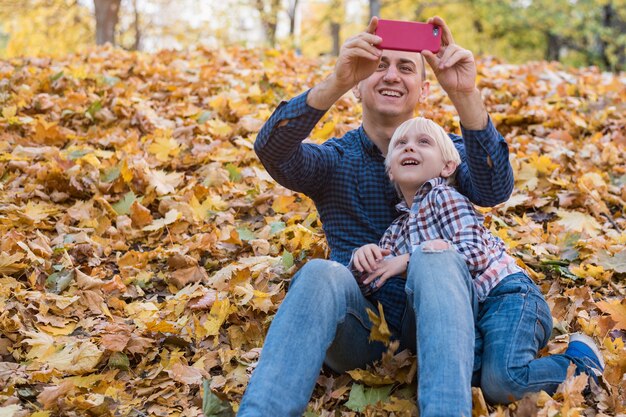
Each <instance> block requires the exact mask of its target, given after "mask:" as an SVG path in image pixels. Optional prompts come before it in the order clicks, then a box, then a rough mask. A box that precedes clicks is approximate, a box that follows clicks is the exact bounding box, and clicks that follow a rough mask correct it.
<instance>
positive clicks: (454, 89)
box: [422, 16, 489, 130]
mask: <svg viewBox="0 0 626 417" xmlns="http://www.w3.org/2000/svg"><path fill="white" fill-rule="evenodd" d="M428 23H432V24H433V25H437V26H439V27H440V28H441V31H442V33H441V49H440V50H439V52H437V54H436V55H435V54H433V53H432V52H430V51H422V56H424V58H425V59H426V62H428V65H430V67H431V68H432V70H433V72H434V73H435V77H437V81H439V84H441V87H442V88H443V89H444V90H445V91H446V93H448V96H449V97H450V100H452V103H453V104H454V107H455V108H456V110H457V112H458V113H459V118H460V119H461V124H462V125H463V127H465V128H466V129H470V130H482V129H484V128H485V127H486V126H487V122H488V119H489V116H488V114H487V111H486V110H485V107H484V105H483V101H482V98H481V97H480V92H479V91H478V89H477V88H476V62H475V61H474V55H473V54H472V53H471V52H470V51H468V50H467V49H463V48H462V47H460V46H459V45H457V44H456V43H454V38H453V37H452V32H451V31H450V28H449V27H448V25H446V22H444V20H443V19H442V18H441V17H439V16H435V17H431V18H430V19H428Z"/></svg>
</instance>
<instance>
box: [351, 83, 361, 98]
mask: <svg viewBox="0 0 626 417" xmlns="http://www.w3.org/2000/svg"><path fill="white" fill-rule="evenodd" d="M360 86H361V83H360V82H359V83H357V85H355V86H354V87H352V94H354V97H356V99H357V100H358V101H361V91H360V90H359V87H360Z"/></svg>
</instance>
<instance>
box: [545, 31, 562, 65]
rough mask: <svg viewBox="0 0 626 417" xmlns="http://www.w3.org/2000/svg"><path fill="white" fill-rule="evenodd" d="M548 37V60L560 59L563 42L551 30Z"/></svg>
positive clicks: (547, 34) (546, 56)
mask: <svg viewBox="0 0 626 417" xmlns="http://www.w3.org/2000/svg"><path fill="white" fill-rule="evenodd" d="M546 38H547V42H546V53H545V58H546V60H547V61H558V60H559V58H561V42H560V41H559V37H558V36H556V35H554V34H552V33H550V32H547V33H546Z"/></svg>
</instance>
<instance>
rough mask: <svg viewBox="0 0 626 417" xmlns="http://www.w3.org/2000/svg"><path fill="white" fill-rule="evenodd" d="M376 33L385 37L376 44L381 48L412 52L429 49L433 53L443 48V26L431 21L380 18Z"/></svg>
mask: <svg viewBox="0 0 626 417" xmlns="http://www.w3.org/2000/svg"><path fill="white" fill-rule="evenodd" d="M375 34H376V35H378V36H380V37H381V38H382V39H383V41H382V42H381V43H379V44H378V45H376V47H378V48H379V49H393V50H395V51H410V52H422V51H424V50H428V51H432V52H433V53H437V52H439V49H441V28H440V27H439V26H435V25H433V24H431V23H419V22H405V21H401V20H385V19H380V20H378V27H376V32H375Z"/></svg>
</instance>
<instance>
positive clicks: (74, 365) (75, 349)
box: [46, 341, 103, 375]
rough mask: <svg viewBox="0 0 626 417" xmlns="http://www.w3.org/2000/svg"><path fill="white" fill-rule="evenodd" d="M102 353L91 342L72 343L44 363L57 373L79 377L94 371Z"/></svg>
mask: <svg viewBox="0 0 626 417" xmlns="http://www.w3.org/2000/svg"><path fill="white" fill-rule="evenodd" d="M102 353H103V352H102V351H101V350H100V349H99V348H98V346H96V345H95V344H94V343H92V342H89V341H86V342H83V343H79V342H74V341H72V342H69V343H68V344H67V345H65V346H64V347H63V349H61V350H60V351H58V352H56V353H55V354H54V355H52V356H50V357H49V358H48V359H47V360H46V363H47V364H48V365H50V366H51V367H52V368H55V369H58V370H59V371H63V372H67V373H71V374H76V375H80V374H83V373H87V372H92V371H94V370H95V368H96V365H97V364H98V362H100V358H101V357H102Z"/></svg>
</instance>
